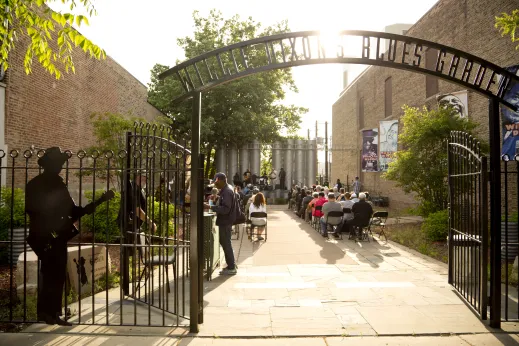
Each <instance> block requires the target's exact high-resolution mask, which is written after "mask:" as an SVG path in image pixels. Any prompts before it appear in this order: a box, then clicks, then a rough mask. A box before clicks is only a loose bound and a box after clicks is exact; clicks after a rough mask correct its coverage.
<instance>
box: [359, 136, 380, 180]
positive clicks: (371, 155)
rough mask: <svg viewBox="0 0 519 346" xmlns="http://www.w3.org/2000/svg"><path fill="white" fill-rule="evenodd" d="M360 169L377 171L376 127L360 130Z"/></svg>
mask: <svg viewBox="0 0 519 346" xmlns="http://www.w3.org/2000/svg"><path fill="white" fill-rule="evenodd" d="M362 171H363V172H378V129H372V130H364V131H362Z"/></svg>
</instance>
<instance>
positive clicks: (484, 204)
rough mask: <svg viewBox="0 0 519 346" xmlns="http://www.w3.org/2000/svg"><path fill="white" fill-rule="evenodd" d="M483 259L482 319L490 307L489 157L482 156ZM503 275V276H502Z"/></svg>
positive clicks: (481, 281) (481, 282)
mask: <svg viewBox="0 0 519 346" xmlns="http://www.w3.org/2000/svg"><path fill="white" fill-rule="evenodd" d="M478 202H479V203H480V205H481V253H480V256H481V261H482V264H483V265H482V266H481V268H479V270H480V271H481V275H480V278H481V280H480V292H481V311H480V314H481V319H482V320H486V319H487V307H488V241H489V234H488V162H487V157H486V156H483V157H482V158H481V193H480V200H479V201H478ZM500 238H501V237H500ZM500 277H501V276H500Z"/></svg>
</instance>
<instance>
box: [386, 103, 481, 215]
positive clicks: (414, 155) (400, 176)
mask: <svg viewBox="0 0 519 346" xmlns="http://www.w3.org/2000/svg"><path fill="white" fill-rule="evenodd" d="M403 110H404V115H403V116H402V118H401V124H402V125H403V131H402V132H401V133H400V134H399V135H398V144H399V147H400V148H403V149H400V150H398V151H397V152H396V160H395V161H394V162H392V163H390V165H389V169H388V171H387V172H386V173H385V174H384V177H385V178H386V179H389V180H394V181H396V182H397V185H398V186H400V187H402V188H403V190H404V191H405V192H406V193H411V192H414V193H416V195H417V197H418V199H419V200H420V208H419V209H420V213H421V214H422V215H424V216H427V215H428V214H430V213H432V212H436V211H439V210H443V209H445V208H447V203H448V181H447V161H448V158H447V150H446V148H447V144H446V143H447V140H448V138H449V136H450V132H451V131H464V132H467V133H471V132H472V131H473V130H474V129H475V128H476V127H477V124H476V123H475V122H473V121H471V120H469V119H464V118H460V117H459V116H457V115H456V114H457V113H456V110H454V109H453V108H452V107H448V108H440V109H438V110H431V111H429V110H427V108H425V107H424V108H423V109H421V110H420V109H419V108H415V107H409V106H404V107H403Z"/></svg>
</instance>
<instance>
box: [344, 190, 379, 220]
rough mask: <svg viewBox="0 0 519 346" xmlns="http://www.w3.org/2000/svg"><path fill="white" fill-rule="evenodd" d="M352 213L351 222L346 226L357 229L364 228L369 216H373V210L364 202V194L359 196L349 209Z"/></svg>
mask: <svg viewBox="0 0 519 346" xmlns="http://www.w3.org/2000/svg"><path fill="white" fill-rule="evenodd" d="M351 211H352V212H353V220H352V221H351V222H349V223H348V224H350V225H352V226H358V227H366V226H368V225H369V220H370V219H371V215H373V208H372V207H371V204H369V203H368V202H366V195H365V194H364V193H362V192H361V193H360V194H359V201H358V202H357V203H355V204H354V205H353V207H352V208H351Z"/></svg>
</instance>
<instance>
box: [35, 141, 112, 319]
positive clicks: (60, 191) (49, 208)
mask: <svg viewBox="0 0 519 346" xmlns="http://www.w3.org/2000/svg"><path fill="white" fill-rule="evenodd" d="M68 158H69V156H68V154H67V153H63V152H62V151H61V149H60V148H58V147H52V148H49V149H47V150H46V151H45V154H44V155H43V156H42V157H40V158H39V159H38V165H40V166H41V167H42V168H43V173H42V174H40V175H38V176H37V177H35V178H33V179H32V180H31V181H29V183H27V188H26V191H25V209H26V212H27V214H28V215H29V218H30V228H29V236H28V237H27V243H28V244H29V245H30V246H31V248H32V249H33V251H34V253H36V255H37V256H38V259H39V260H40V261H41V266H40V273H39V274H40V280H41V281H40V285H39V286H38V305H37V310H38V320H39V321H43V322H45V323H47V324H59V325H62V326H70V325H71V323H69V322H67V321H64V320H62V319H61V318H60V316H61V315H62V305H61V304H62V295H63V287H64V285H65V278H66V268H67V242H68V241H69V240H70V239H72V238H73V237H74V236H75V235H76V234H78V233H79V232H78V230H77V228H76V227H75V225H74V223H75V222H76V221H77V220H79V218H81V217H82V216H83V215H85V214H91V213H93V212H94V210H95V208H96V206H97V205H98V204H100V203H102V202H104V201H106V200H109V199H111V198H113V196H114V192H113V191H108V192H106V193H105V194H104V195H103V197H101V198H100V199H99V200H96V201H95V202H92V203H90V204H88V205H86V206H84V207H80V206H77V205H76V204H75V203H74V200H73V199H72V197H71V196H70V193H69V192H68V189H67V186H66V185H65V182H64V181H63V179H62V178H61V177H60V175H59V174H60V172H61V170H62V168H63V164H64V163H65V162H66V161H67V160H68Z"/></svg>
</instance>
